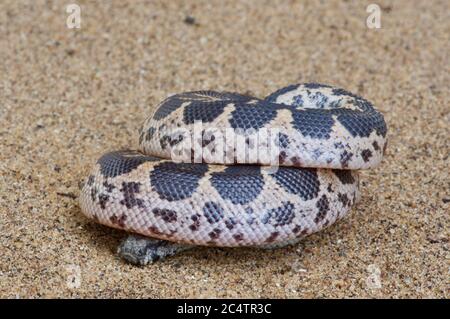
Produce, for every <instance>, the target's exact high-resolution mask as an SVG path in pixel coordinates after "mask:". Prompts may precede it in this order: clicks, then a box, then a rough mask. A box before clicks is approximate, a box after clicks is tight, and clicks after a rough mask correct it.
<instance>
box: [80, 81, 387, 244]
mask: <svg viewBox="0 0 450 319" xmlns="http://www.w3.org/2000/svg"><path fill="white" fill-rule="evenodd" d="M199 122H200V124H201V130H200V134H199V135H198V134H197V135H198V136H197V137H196V136H194V137H193V135H195V132H194V131H195V125H198V124H199ZM226 129H233V130H234V131H235V132H237V133H236V136H238V137H240V138H242V140H241V141H242V143H235V144H233V143H231V144H230V143H229V142H228V140H227V141H226V142H225V143H222V142H220V143H219V138H218V136H219V134H222V135H220V136H223V135H224V133H223V130H226ZM264 129H269V130H270V129H276V134H272V135H273V136H272V137H273V140H274V141H275V145H276V146H277V147H276V152H274V153H271V154H260V155H261V156H258V157H254V158H249V157H248V156H247V157H245V156H244V158H245V163H244V162H243V160H242V159H240V158H239V156H237V154H238V153H239V147H240V146H246V147H247V150H252V149H254V150H256V151H257V150H258V149H259V146H260V144H255V143H252V142H251V139H250V137H251V136H253V134H255V133H259V132H262V131H263V130H264ZM386 132H387V128H386V123H385V121H384V118H383V116H382V114H381V113H379V112H378V111H377V110H376V109H375V108H374V107H373V105H372V104H371V103H370V102H368V101H367V100H365V99H363V98H361V97H359V96H357V95H355V94H352V93H350V92H347V91H345V90H343V89H339V88H334V87H331V86H328V85H323V84H317V83H305V84H296V85H291V86H288V87H286V88H283V89H281V90H278V91H276V92H275V93H273V94H271V95H269V96H268V97H266V98H265V99H258V98H255V97H251V96H248V95H241V94H237V93H229V92H221V93H220V92H214V91H195V92H187V93H181V94H177V95H173V96H171V97H169V98H167V99H166V100H164V101H163V102H162V103H160V104H159V105H158V106H157V107H156V108H155V109H154V111H153V112H152V113H151V114H150V116H149V117H148V118H147V119H146V120H145V121H144V124H143V125H142V127H141V129H140V134H139V151H134V150H122V151H113V152H110V153H107V154H105V155H103V156H102V157H101V158H100V159H99V160H98V161H97V162H96V163H95V165H94V167H93V169H92V171H91V173H90V175H89V176H88V178H87V180H86V182H85V184H84V186H83V188H82V190H81V195H80V206H81V210H82V212H83V213H84V214H85V215H86V216H88V217H89V218H92V219H94V220H95V221H97V222H98V223H101V224H104V225H107V226H111V227H115V228H119V229H124V230H126V231H129V232H132V233H138V234H141V235H144V236H148V237H150V238H156V239H162V240H166V241H170V242H175V243H182V244H189V245H208V246H228V247H237V246H270V245H283V244H287V243H292V242H296V241H297V240H299V239H301V238H303V237H304V236H307V235H309V234H311V233H314V232H317V231H319V230H321V229H323V228H324V227H327V226H329V225H331V224H333V223H334V222H335V221H337V220H339V219H340V218H342V217H343V216H345V215H346V214H347V212H348V211H349V210H350V208H351V207H352V205H353V204H354V203H355V202H356V201H357V199H358V196H359V190H358V184H359V177H358V172H357V170H359V169H368V168H374V167H376V166H377V165H378V164H379V163H380V161H381V159H382V156H383V153H384V149H385V147H386ZM186 141H190V144H186V145H190V146H189V147H180V145H182V144H183V143H185V142H186ZM262 141H263V142H262V143H263V144H264V143H266V144H269V142H268V141H269V138H268V139H262ZM263 144H261V145H263ZM266 144H264V145H266ZM199 145H200V146H201V148H202V150H207V152H204V153H203V154H201V155H200V156H197V155H195V148H196V147H197V146H199ZM224 149H226V150H227V152H225V156H223V157H221V156H214V154H218V153H220V152H218V151H220V150H224ZM174 154H176V156H177V158H176V161H174V159H173V158H174ZM193 154H194V155H193ZM205 154H206V155H205ZM230 154H232V155H230ZM264 155H265V156H264ZM274 159H276V160H277V163H278V166H277V167H276V169H274V170H271V169H268V168H270V166H268V165H269V164H271V163H273V160H274Z"/></svg>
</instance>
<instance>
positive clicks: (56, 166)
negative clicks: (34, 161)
mask: <svg viewBox="0 0 450 319" xmlns="http://www.w3.org/2000/svg"><path fill="white" fill-rule="evenodd" d="M53 169H54V170H55V172H57V173H59V172H61V167H60V166H59V165H55V167H53Z"/></svg>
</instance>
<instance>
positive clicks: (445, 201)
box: [442, 198, 450, 204]
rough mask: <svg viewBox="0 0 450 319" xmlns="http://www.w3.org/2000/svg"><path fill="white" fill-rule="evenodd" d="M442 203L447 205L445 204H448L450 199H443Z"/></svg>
mask: <svg viewBox="0 0 450 319" xmlns="http://www.w3.org/2000/svg"><path fill="white" fill-rule="evenodd" d="M442 201H443V202H444V203H445V204H447V203H449V202H450V198H443V199H442Z"/></svg>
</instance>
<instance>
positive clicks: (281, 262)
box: [0, 0, 450, 298]
mask: <svg viewBox="0 0 450 319" xmlns="http://www.w3.org/2000/svg"><path fill="white" fill-rule="evenodd" d="M74 2H75V1H74ZM76 3H78V4H79V5H80V7H81V28H79V29H68V28H67V26H66V19H67V15H68V14H67V13H66V11H65V6H66V4H67V1H54V2H53V1H31V0H30V1H15V0H6V1H1V3H0V60H1V62H0V139H1V144H0V176H1V180H0V244H1V249H0V254H1V258H0V297H4V298H25V297H33V298H44V297H45V298H47V297H145V298H154V297H280V298H309V297H314V298H324V297H363V298H371V297H375V298H381V297H387V298H410V297H419V298H428V297H430V298H436V297H437V298H442V297H448V293H449V280H448V279H449V262H448V260H449V253H448V240H449V205H450V204H449V202H450V193H449V158H448V155H449V151H450V147H449V142H448V141H449V133H450V132H449V119H450V115H449V97H450V93H449V85H450V79H449V72H448V66H449V63H448V62H449V55H448V52H450V48H449V44H448V43H449V42H448V37H449V33H450V23H449V21H450V19H449V15H448V12H449V5H448V1H445V0H442V1H425V0H423V1H406V0H403V1H402V0H399V1H377V3H379V4H380V6H381V9H382V14H381V29H368V28H367V27H366V24H365V22H366V17H367V16H368V13H366V5H367V3H366V2H353V1H304V2H303V1H242V2H241V1H186V2H184V1H170V2H169V1H151V2H147V1H127V2H123V1H98V2H93V1H76ZM311 81H317V82H322V83H328V84H332V85H336V86H339V87H343V88H346V89H348V90H350V91H353V92H355V93H358V94H360V95H362V96H364V97H365V98H367V99H369V100H370V101H372V102H374V104H375V105H376V106H377V107H378V109H379V110H381V111H382V112H383V113H384V115H385V118H386V121H387V123H388V127H389V146H388V150H387V154H386V157H385V159H384V161H383V164H382V165H381V167H379V168H377V169H374V170H370V171H364V172H363V173H362V174H361V175H362V180H363V182H362V186H361V187H362V189H361V191H362V199H361V202H360V203H359V204H358V205H357V206H356V207H354V209H353V210H352V213H351V214H350V215H348V217H347V218H345V219H344V220H342V221H341V222H339V223H337V224H335V225H333V226H332V227H330V228H328V229H326V230H325V231H323V232H320V233H318V234H315V235H312V236H310V237H308V238H306V239H305V240H304V241H303V242H301V243H300V244H298V245H296V246H293V247H289V248H285V249H280V250H274V251H266V252H262V251H258V250H252V249H219V248H199V249H197V250H194V251H189V252H186V253H184V254H182V255H179V256H176V257H173V258H170V259H167V260H166V261H162V262H159V263H156V264H153V265H149V266H147V267H144V268H139V267H135V266H132V265H129V264H126V263H125V262H123V261H122V260H120V259H119V258H118V257H117V255H116V254H115V249H116V247H117V245H118V243H119V242H120V240H121V239H122V238H124V237H125V236H126V234H125V233H124V232H121V231H117V230H113V229H110V228H107V227H104V226H100V225H96V224H95V223H93V222H91V221H89V220H88V219H86V218H85V217H84V216H83V215H82V214H81V213H80V209H79V206H78V201H77V196H78V192H79V190H78V185H79V183H80V182H81V181H82V180H83V178H84V177H85V176H86V174H87V172H88V169H89V167H90V165H91V164H92V163H93V162H94V161H95V160H96V159H97V158H98V157H99V156H100V155H101V154H102V153H103V152H105V151H107V150H112V149H118V148H122V147H136V145H137V129H138V127H139V126H140V124H141V122H142V121H143V119H144V117H145V116H146V114H148V112H149V111H150V110H151V109H152V108H153V107H154V106H155V105H156V104H157V103H158V102H159V101H161V99H163V98H164V97H166V96H168V95H169V94H173V93H177V92H182V91H187V90H197V89H214V90H230V91H238V92H242V93H250V94H254V95H255V96H260V97H263V96H265V95H267V94H269V93H270V92H272V91H275V90H276V89H278V88H281V87H283V86H286V85H288V84H291V83H297V82H311Z"/></svg>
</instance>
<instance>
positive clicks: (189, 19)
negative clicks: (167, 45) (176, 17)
mask: <svg viewBox="0 0 450 319" xmlns="http://www.w3.org/2000/svg"><path fill="white" fill-rule="evenodd" d="M183 22H184V23H186V24H189V25H194V24H196V21H195V18H194V17H192V16H186V17H185V18H184V21H183Z"/></svg>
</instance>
